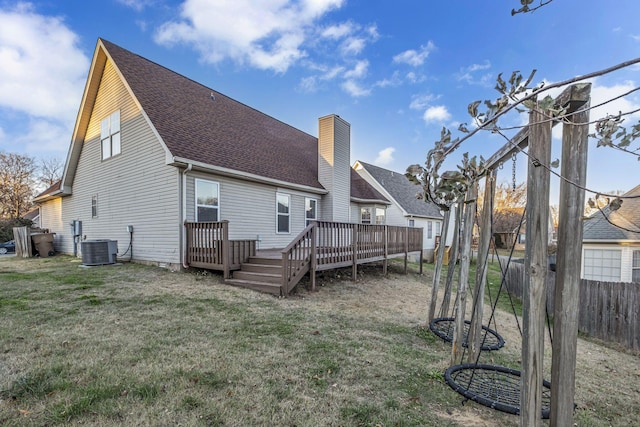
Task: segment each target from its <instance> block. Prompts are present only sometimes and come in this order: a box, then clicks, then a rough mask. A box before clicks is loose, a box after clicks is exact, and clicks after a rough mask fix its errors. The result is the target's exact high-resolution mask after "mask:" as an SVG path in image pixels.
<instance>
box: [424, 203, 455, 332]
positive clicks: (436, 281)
mask: <svg viewBox="0 0 640 427" xmlns="http://www.w3.org/2000/svg"><path fill="white" fill-rule="evenodd" d="M450 218H451V210H448V211H446V212H445V213H444V219H443V221H444V224H442V234H441V235H440V244H439V245H438V251H437V253H436V264H435V269H434V272H433V285H432V287H431V301H430V302H429V317H428V319H429V320H428V322H429V323H430V322H431V321H432V320H433V319H434V317H435V315H436V304H437V302H438V288H439V287H440V274H441V273H442V263H443V261H444V251H445V249H446V247H447V238H448V233H449V219H450Z"/></svg>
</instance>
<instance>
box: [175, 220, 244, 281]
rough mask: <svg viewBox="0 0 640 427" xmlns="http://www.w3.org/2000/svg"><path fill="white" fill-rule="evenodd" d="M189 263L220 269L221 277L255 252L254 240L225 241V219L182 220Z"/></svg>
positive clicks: (228, 275)
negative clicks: (212, 220)
mask: <svg viewBox="0 0 640 427" xmlns="http://www.w3.org/2000/svg"><path fill="white" fill-rule="evenodd" d="M184 226H185V229H186V233H187V248H186V252H187V256H186V261H187V263H188V265H189V266H191V267H197V268H208V269H212V270H221V271H223V272H224V278H225V279H228V278H229V277H231V274H230V271H231V270H237V269H239V268H240V264H242V263H244V262H247V260H248V259H249V257H250V256H255V254H256V241H255V240H229V221H221V222H185V223H184Z"/></svg>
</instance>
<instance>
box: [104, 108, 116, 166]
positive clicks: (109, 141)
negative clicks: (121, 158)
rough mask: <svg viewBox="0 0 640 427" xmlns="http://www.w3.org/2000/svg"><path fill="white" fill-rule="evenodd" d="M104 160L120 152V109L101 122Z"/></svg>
mask: <svg viewBox="0 0 640 427" xmlns="http://www.w3.org/2000/svg"><path fill="white" fill-rule="evenodd" d="M100 141H101V146H102V160H105V159H108V158H110V157H113V156H116V155H118V154H120V150H121V147H120V110H118V111H114V112H113V113H111V114H110V115H109V117H106V118H104V119H103V120H102V122H100Z"/></svg>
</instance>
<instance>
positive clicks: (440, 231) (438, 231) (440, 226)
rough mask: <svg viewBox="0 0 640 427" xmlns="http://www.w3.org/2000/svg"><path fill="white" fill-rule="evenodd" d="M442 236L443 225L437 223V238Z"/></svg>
mask: <svg viewBox="0 0 640 427" xmlns="http://www.w3.org/2000/svg"><path fill="white" fill-rule="evenodd" d="M441 235H442V223H441V222H440V221H436V237H437V236H441Z"/></svg>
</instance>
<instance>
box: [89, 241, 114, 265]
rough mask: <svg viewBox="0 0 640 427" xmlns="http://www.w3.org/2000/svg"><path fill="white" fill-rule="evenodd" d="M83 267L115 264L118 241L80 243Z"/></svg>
mask: <svg viewBox="0 0 640 427" xmlns="http://www.w3.org/2000/svg"><path fill="white" fill-rule="evenodd" d="M80 250H81V251H82V264H83V265H104V264H115V262H116V256H117V254H118V241H117V240H85V241H84V242H81V243H80Z"/></svg>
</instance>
